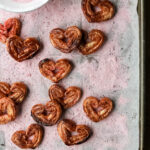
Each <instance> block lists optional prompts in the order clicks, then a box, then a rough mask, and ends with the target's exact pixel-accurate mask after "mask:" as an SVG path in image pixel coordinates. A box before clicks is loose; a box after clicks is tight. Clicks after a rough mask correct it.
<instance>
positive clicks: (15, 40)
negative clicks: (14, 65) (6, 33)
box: [6, 35, 40, 62]
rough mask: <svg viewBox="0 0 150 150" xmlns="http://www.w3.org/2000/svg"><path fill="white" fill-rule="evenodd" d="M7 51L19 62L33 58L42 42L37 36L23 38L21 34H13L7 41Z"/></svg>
mask: <svg viewBox="0 0 150 150" xmlns="http://www.w3.org/2000/svg"><path fill="white" fill-rule="evenodd" d="M6 46H7V51H8V52H9V54H10V55H11V57H12V58H14V59H15V60H16V61H18V62H22V61H24V60H26V59H29V58H31V57H32V56H33V55H34V54H35V53H36V52H37V51H38V50H39V49H40V43H39V42H38V40H37V39H35V38H27V39H25V40H23V39H22V38H20V37H19V36H16V35H14V36H11V37H9V38H8V39H7V42H6Z"/></svg>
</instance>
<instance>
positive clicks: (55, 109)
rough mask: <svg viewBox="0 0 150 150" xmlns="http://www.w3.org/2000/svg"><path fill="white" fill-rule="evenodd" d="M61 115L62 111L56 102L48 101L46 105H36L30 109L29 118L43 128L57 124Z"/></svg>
mask: <svg viewBox="0 0 150 150" xmlns="http://www.w3.org/2000/svg"><path fill="white" fill-rule="evenodd" d="M61 115H62V109H61V106H60V104H59V103H58V102H57V101H53V100H52V101H49V102H47V104H46V105H43V104H37V105H34V106H33V107H32V110H31V116H32V117H33V119H34V120H35V121H36V122H38V123H40V124H41V125H45V126H52V125H54V124H56V123H57V121H58V120H59V119H60V117H61Z"/></svg>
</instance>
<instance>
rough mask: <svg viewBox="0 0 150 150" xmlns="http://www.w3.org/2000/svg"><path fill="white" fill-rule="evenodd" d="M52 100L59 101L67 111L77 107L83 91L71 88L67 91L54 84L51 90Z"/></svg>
mask: <svg viewBox="0 0 150 150" xmlns="http://www.w3.org/2000/svg"><path fill="white" fill-rule="evenodd" d="M49 96H50V99H52V100H56V101H58V102H59V103H60V104H61V105H62V106H63V107H64V108H65V109H66V108H69V107H72V106H73V105H75V104H76V103H77V102H78V101H79V100H80V98H81V89H80V88H78V87H75V86H71V87H69V88H67V89H66V90H65V89H64V88H63V87H61V86H59V85H57V84H54V85H52V86H51V87H50V89H49Z"/></svg>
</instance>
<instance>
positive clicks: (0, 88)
mask: <svg viewBox="0 0 150 150" xmlns="http://www.w3.org/2000/svg"><path fill="white" fill-rule="evenodd" d="M9 93H10V85H9V84H8V83H6V82H0V98H3V97H7V96H8V94H9Z"/></svg>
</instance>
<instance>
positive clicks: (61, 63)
mask: <svg viewBox="0 0 150 150" xmlns="http://www.w3.org/2000/svg"><path fill="white" fill-rule="evenodd" d="M39 69H40V72H41V74H42V75H43V76H44V77H46V78H48V79H49V80H51V81H52V82H58V81H59V80H61V79H63V78H64V77H66V76H67V75H68V74H69V73H70V71H71V69H72V66H71V63H70V62H69V61H68V60H67V59H60V60H58V61H56V62H54V61H53V60H50V59H47V58H46V59H44V60H41V61H40V62H39Z"/></svg>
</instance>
